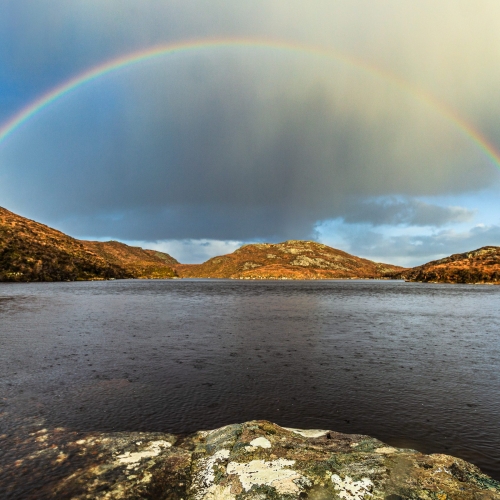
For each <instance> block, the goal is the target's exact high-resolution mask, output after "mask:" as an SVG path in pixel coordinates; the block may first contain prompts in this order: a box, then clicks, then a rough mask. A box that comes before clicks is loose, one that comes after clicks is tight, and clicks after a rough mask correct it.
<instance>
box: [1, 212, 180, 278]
mask: <svg viewBox="0 0 500 500" xmlns="http://www.w3.org/2000/svg"><path fill="white" fill-rule="evenodd" d="M171 262H172V263H175V262H176V261H175V259H172V258H171V257H170V256H169V255H167V254H160V255H158V253H157V252H154V251H151V250H142V249H140V248H134V247H128V246H127V245H124V244H122V243H117V242H106V243H100V242H87V241H79V240H77V239H75V238H71V237H70V236H67V235H66V234H64V233H62V232H60V231H57V230H55V229H52V228H50V227H48V226H45V225H44V224H40V223H38V222H35V221H32V220H30V219H26V218H24V217H21V216H19V215H16V214H14V213H12V212H9V211H8V210H6V209H4V208H1V207H0V281H67V280H70V281H73V280H89V279H110V278H149V277H151V278H154V277H173V276H175V272H174V271H173V270H172V268H171V267H170V265H169V264H170V263H171Z"/></svg>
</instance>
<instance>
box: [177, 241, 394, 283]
mask: <svg viewBox="0 0 500 500" xmlns="http://www.w3.org/2000/svg"><path fill="white" fill-rule="evenodd" d="M175 269H176V271H177V272H178V274H179V276H181V277H189V278H235V279H238V278H239V279H334V278H381V277H383V276H384V275H385V274H386V273H392V272H396V271H400V270H402V269H403V268H401V267H398V266H392V265H390V264H379V263H376V262H372V261H371V260H367V259H361V258H359V257H355V256H354V255H350V254H348V253H346V252H342V251H341V250H336V249H335V248H331V247H329V246H327V245H322V244H321V243H315V242H313V241H297V240H289V241H285V242H283V243H277V244H272V243H260V244H252V245H245V246H243V247H241V248H239V249H238V250H236V251H235V252H233V253H231V254H229V255H223V256H221V257H214V258H212V259H210V260H208V261H207V262H205V263H203V264H189V265H188V264H184V265H178V266H175Z"/></svg>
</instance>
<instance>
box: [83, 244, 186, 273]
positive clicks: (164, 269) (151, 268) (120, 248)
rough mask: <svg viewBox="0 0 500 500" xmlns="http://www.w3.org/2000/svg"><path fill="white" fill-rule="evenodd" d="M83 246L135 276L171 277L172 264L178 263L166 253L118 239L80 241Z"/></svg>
mask: <svg viewBox="0 0 500 500" xmlns="http://www.w3.org/2000/svg"><path fill="white" fill-rule="evenodd" d="M81 243H83V245H84V246H85V248H87V249H88V250H89V251H91V252H93V253H94V254H96V255H98V256H100V257H102V258H103V259H104V260H106V262H109V263H112V264H115V265H117V266H120V267H122V268H124V269H126V270H127V271H128V272H130V273H131V274H132V275H133V276H134V277H135V278H171V277H173V276H176V274H175V272H174V271H173V269H172V266H175V265H177V264H179V262H177V260H175V259H174V258H173V257H171V256H170V255H168V254H167V253H163V252H157V251H155V250H144V249H143V248H141V247H131V246H129V245H125V243H120V242H119V241H105V242H102V241H81Z"/></svg>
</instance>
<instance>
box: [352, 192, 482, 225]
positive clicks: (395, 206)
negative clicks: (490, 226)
mask: <svg viewBox="0 0 500 500" xmlns="http://www.w3.org/2000/svg"><path fill="white" fill-rule="evenodd" d="M474 214H475V211H473V210H469V209H467V208H464V207H453V206H451V207H443V206H440V205H435V204H432V203H426V202H424V201H421V200H417V199H404V200H401V199H397V198H388V199H383V200H367V201H362V202H360V203H357V204H353V205H352V206H350V207H349V208H348V210H347V213H346V215H344V220H345V222H347V223H349V224H352V223H369V224H372V225H374V226H380V225H384V224H388V225H405V226H436V227H439V226H444V225H446V224H450V223H457V222H467V221H469V220H471V219H472V217H473V216H474Z"/></svg>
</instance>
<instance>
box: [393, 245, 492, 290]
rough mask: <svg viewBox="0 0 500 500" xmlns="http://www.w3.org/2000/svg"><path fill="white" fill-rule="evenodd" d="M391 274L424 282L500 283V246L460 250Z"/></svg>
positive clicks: (394, 276)
mask: <svg viewBox="0 0 500 500" xmlns="http://www.w3.org/2000/svg"><path fill="white" fill-rule="evenodd" d="M391 277H393V278H396V279H397V278H400V279H405V280H407V281H422V282H438V283H497V284H500V247H490V246H488V247H482V248H479V249H477V250H473V251H472V252H466V253H457V254H454V255H450V256H449V257H445V258H444V259H440V260H434V261H432V262H428V263H427V264H424V265H422V266H417V267H414V268H412V269H405V270H403V271H400V272H396V273H392V274H391Z"/></svg>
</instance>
